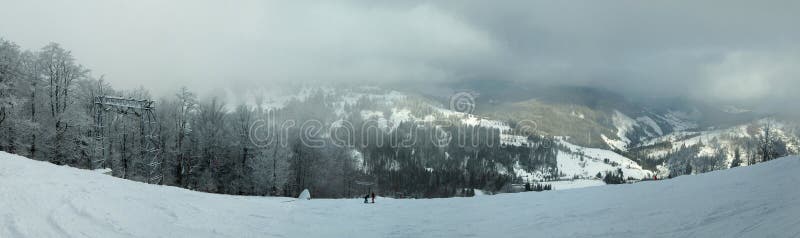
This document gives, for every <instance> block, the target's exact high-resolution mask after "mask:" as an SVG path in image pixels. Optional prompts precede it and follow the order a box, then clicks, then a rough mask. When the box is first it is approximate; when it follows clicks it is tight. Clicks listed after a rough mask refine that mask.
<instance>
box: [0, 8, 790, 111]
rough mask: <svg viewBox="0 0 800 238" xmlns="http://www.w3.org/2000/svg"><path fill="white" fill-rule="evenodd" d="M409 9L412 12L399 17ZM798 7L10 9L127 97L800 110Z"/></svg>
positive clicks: (30, 30)
mask: <svg viewBox="0 0 800 238" xmlns="http://www.w3.org/2000/svg"><path fill="white" fill-rule="evenodd" d="M397 2H402V3H397ZM798 23H800V1H796V0H786V1H783V0H778V1H741V2H740V1H730V0H726V1H596V0H587V1H530V0H527V1H458V0H454V1H375V0H372V1H369V0H364V1H262V0H252V1H247V0H246V1H221V0H220V1H198V0H182V1H164V0H136V1H128V0H74V1H65V0H52V1H43V0H19V1H18V0H2V4H0V37H4V38H6V39H8V40H11V41H14V42H16V43H18V44H20V45H21V46H22V47H23V48H26V49H38V48H40V47H42V46H44V45H45V44H47V43H48V42H51V41H53V42H58V43H61V44H62V45H63V47H65V48H67V49H70V50H72V52H73V54H74V55H75V56H76V58H78V60H79V62H81V63H82V64H84V65H85V66H87V67H88V68H90V69H92V71H93V75H95V76H99V75H105V77H106V79H107V80H109V81H110V82H112V83H113V84H114V86H115V87H117V88H134V87H138V86H140V85H144V86H145V87H146V88H149V89H151V90H153V91H154V92H156V93H165V92H166V91H171V90H173V89H175V88H177V87H178V86H179V85H188V86H190V87H191V88H194V89H195V90H197V91H204V90H205V91H208V90H214V89H218V88H234V89H237V88H255V87H262V86H264V85H269V84H276V83H286V82H295V83H296V82H308V81H310V80H316V81H325V82H373V83H379V82H394V83H396V82H408V83H419V84H424V83H427V82H447V81H453V80H460V79H503V80H520V81H542V82H562V83H566V84H578V85H599V86H600V87H604V88H611V89H614V90H617V91H619V92H622V93H626V94H630V95H658V96H691V97H695V98H701V99H712V100H723V101H737V100H761V99H764V98H765V97H767V96H768V95H774V96H771V98H772V99H773V100H771V101H774V102H787V101H790V100H793V101H797V100H798V99H800V96H797V95H798V93H796V90H797V89H798V88H800V77H799V76H800V26H798Z"/></svg>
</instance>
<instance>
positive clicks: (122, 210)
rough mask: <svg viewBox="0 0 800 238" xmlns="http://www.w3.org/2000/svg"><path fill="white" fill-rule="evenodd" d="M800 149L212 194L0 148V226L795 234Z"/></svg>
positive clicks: (13, 229) (244, 231)
mask: <svg viewBox="0 0 800 238" xmlns="http://www.w3.org/2000/svg"><path fill="white" fill-rule="evenodd" d="M797 171H800V159H798V158H797V157H789V158H783V159H778V160H774V161H771V162H767V163H762V164H757V165H753V166H748V167H739V168H734V169H731V170H726V171H718V172H712V173H707V174H702V175H695V176H682V177H678V178H675V179H672V180H664V181H652V182H642V183H636V184H631V185H616V186H598V187H591V188H582V189H571V190H556V191H550V192H539V193H536V192H530V193H519V194H501V195H494V196H478V197H473V198H449V199H420V200H400V199H377V200H376V203H375V204H364V203H363V202H362V201H363V200H362V199H312V200H309V201H304V202H300V201H299V200H297V199H293V198H269V197H242V196H228V195H215V194H206V193H200V192H193V191H189V190H184V189H179V188H174V187H167V186H156V185H148V184H143V183H138V182H132V181H126V180H122V179H118V178H114V177H111V176H108V175H104V174H100V173H95V172H93V171H85V170H80V169H75V168H69V167H62V166H56V165H52V164H48V163H45V162H37V161H33V160H29V159H26V158H22V157H18V156H13V155H10V154H7V153H4V152H0V237H9V238H16V237H104V238H113V237H797V236H800V215H798V214H800V189H797V184H798V183H800V173H798V172H797Z"/></svg>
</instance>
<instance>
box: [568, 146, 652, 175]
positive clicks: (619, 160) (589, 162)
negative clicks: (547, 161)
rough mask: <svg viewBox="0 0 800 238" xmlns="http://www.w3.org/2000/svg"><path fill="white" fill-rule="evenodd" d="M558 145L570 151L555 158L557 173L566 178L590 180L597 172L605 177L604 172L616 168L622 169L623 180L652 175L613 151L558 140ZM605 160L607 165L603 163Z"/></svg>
mask: <svg viewBox="0 0 800 238" xmlns="http://www.w3.org/2000/svg"><path fill="white" fill-rule="evenodd" d="M558 143H559V144H561V145H563V146H565V147H567V148H568V149H569V150H570V151H559V152H558V156H556V160H557V161H556V162H557V165H558V170H559V172H561V173H564V174H566V175H567V176H566V177H568V178H571V177H573V176H575V175H577V176H580V177H583V178H591V177H594V176H596V175H597V173H598V172H599V173H602V174H603V175H605V172H607V171H616V170H617V169H618V168H621V169H622V173H623V174H624V175H625V178H628V177H633V178H635V179H642V178H645V177H650V176H651V175H652V174H654V172H652V171H649V170H645V169H642V167H641V166H639V164H637V163H636V162H635V161H633V160H630V159H628V158H626V157H625V156H622V155H620V154H617V153H615V152H613V151H609V150H604V149H597V148H586V147H581V146H577V145H574V144H571V143H569V142H567V141H565V140H563V139H559V140H558ZM581 157H583V160H581ZM606 159H607V160H608V163H606V162H605V160H606ZM612 162H613V163H616V164H617V166H613V165H611V164H610V163H612Z"/></svg>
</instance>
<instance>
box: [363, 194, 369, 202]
mask: <svg viewBox="0 0 800 238" xmlns="http://www.w3.org/2000/svg"><path fill="white" fill-rule="evenodd" d="M368 199H369V194H367V195H364V203H369V200H368Z"/></svg>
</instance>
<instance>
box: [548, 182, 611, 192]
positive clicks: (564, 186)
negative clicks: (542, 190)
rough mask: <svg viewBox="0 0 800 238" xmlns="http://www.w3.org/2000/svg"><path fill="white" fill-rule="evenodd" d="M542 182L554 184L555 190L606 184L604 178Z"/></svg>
mask: <svg viewBox="0 0 800 238" xmlns="http://www.w3.org/2000/svg"><path fill="white" fill-rule="evenodd" d="M540 184H549V185H552V186H553V190H567V189H576V188H588V187H596V186H603V185H606V183H605V182H603V180H599V179H574V180H562V181H548V182H540Z"/></svg>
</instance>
